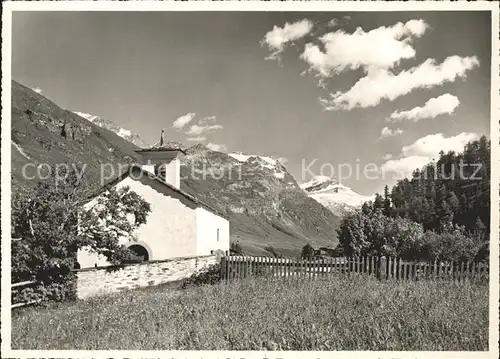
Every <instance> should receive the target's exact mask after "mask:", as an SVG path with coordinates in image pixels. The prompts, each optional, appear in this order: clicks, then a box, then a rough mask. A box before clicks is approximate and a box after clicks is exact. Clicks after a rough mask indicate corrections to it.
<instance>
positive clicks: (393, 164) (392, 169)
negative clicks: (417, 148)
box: [380, 156, 431, 179]
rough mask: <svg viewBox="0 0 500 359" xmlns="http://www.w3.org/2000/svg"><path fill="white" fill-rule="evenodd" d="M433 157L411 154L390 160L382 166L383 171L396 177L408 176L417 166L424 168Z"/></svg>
mask: <svg viewBox="0 0 500 359" xmlns="http://www.w3.org/2000/svg"><path fill="white" fill-rule="evenodd" d="M430 162H431V159H430V158H429V157H426V156H410V157H403V158H400V159H397V160H388V161H386V162H385V163H384V164H382V166H381V167H380V170H381V171H382V173H392V174H394V175H395V176H394V179H403V178H408V177H410V176H411V175H412V174H413V171H415V170H416V169H417V168H422V167H424V166H425V165H426V164H428V163H430Z"/></svg>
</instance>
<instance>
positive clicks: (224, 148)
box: [207, 143, 227, 152]
mask: <svg viewBox="0 0 500 359" xmlns="http://www.w3.org/2000/svg"><path fill="white" fill-rule="evenodd" d="M207 147H208V148H209V149H210V150H212V151H219V152H226V151H227V146H226V145H222V144H219V143H209V144H207Z"/></svg>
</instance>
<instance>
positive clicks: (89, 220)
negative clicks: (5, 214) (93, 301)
mask: <svg viewBox="0 0 500 359" xmlns="http://www.w3.org/2000/svg"><path fill="white" fill-rule="evenodd" d="M51 173H52V174H53V176H52V177H51V178H49V179H48V180H47V181H45V182H43V183H39V184H37V186H36V187H35V188H34V189H33V190H28V191H27V192H23V193H19V194H17V195H16V196H15V197H14V199H13V201H12V226H11V231H12V233H11V234H12V238H18V239H19V240H16V241H13V242H12V250H11V253H12V269H11V270H12V280H13V281H14V282H19V281H24V280H36V281H38V282H39V285H38V286H37V287H35V288H25V289H23V290H21V291H20V292H17V293H16V295H17V296H18V297H20V299H21V300H42V299H43V300H45V299H50V300H63V299H66V298H72V297H74V294H75V293H74V286H73V281H74V275H73V273H72V272H71V270H72V269H73V268H74V265H75V262H76V254H77V251H78V250H80V249H82V248H89V249H90V250H92V251H94V252H96V253H99V254H101V255H103V256H105V257H106V259H107V260H108V261H109V262H110V263H111V264H120V263H122V262H123V261H125V260H127V259H130V258H132V257H133V255H132V253H131V252H130V251H129V250H127V248H126V247H125V246H124V245H123V244H121V243H120V239H121V238H123V237H127V236H130V234H131V232H132V231H133V230H134V229H135V228H137V227H138V226H140V225H141V224H143V223H145V222H146V218H147V215H148V214H149V212H150V211H151V208H150V205H149V203H147V202H146V201H144V200H143V199H142V198H141V197H140V196H139V195H138V194H136V193H135V192H133V191H131V190H130V189H129V188H128V187H124V188H121V189H118V190H116V189H114V188H108V189H106V190H105V191H103V192H102V193H101V194H100V196H98V197H95V198H94V199H93V200H92V202H90V203H89V199H90V198H91V197H90V192H89V191H88V189H87V188H86V186H85V183H84V181H83V180H82V179H81V178H79V177H78V176H77V174H76V173H77V171H73V170H69V171H61V170H60V169H57V167H54V168H53V169H52V171H51ZM92 204H93V205H92Z"/></svg>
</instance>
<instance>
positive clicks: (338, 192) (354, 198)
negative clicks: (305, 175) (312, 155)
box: [300, 176, 374, 215]
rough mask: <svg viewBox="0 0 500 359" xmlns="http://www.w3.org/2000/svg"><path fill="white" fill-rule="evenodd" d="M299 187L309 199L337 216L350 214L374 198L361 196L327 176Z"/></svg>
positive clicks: (314, 179) (318, 177)
mask: <svg viewBox="0 0 500 359" xmlns="http://www.w3.org/2000/svg"><path fill="white" fill-rule="evenodd" d="M300 187H301V188H302V189H303V190H305V191H307V193H308V195H309V197H311V198H313V199H315V200H316V201H318V202H319V203H321V204H322V205H324V206H325V207H327V208H328V209H330V210H331V211H332V212H334V213H335V214H337V215H342V214H344V213H346V212H351V211H353V210H355V209H357V208H360V207H361V206H362V205H363V203H365V202H369V201H373V200H374V196H363V195H361V194H359V193H356V192H354V191H353V190H352V189H350V188H349V187H347V186H344V185H342V184H340V183H337V181H335V180H334V179H333V178H330V177H327V176H317V177H315V178H313V179H312V180H310V181H309V182H307V183H304V184H302V185H301V186H300Z"/></svg>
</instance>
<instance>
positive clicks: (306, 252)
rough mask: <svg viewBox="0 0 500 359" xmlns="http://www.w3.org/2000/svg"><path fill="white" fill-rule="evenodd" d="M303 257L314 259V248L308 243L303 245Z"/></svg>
mask: <svg viewBox="0 0 500 359" xmlns="http://www.w3.org/2000/svg"><path fill="white" fill-rule="evenodd" d="M300 257H301V258H303V259H312V258H313V257H314V248H313V247H312V246H311V245H310V244H309V243H307V244H306V245H304V247H302V253H301V255H300Z"/></svg>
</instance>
